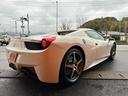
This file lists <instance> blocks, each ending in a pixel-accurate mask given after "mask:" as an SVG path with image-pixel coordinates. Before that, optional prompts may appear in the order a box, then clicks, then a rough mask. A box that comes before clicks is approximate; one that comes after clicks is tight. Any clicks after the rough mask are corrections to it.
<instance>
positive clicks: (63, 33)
mask: <svg viewBox="0 0 128 96" xmlns="http://www.w3.org/2000/svg"><path fill="white" fill-rule="evenodd" d="M74 31H76V30H69V31H59V32H57V33H58V35H66V34H69V33H72V32H74Z"/></svg>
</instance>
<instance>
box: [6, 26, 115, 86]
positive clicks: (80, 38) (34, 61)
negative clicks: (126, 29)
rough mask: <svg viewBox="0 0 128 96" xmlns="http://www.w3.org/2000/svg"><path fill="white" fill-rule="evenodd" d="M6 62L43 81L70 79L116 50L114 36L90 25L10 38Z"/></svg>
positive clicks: (65, 80)
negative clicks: (106, 34)
mask: <svg viewBox="0 0 128 96" xmlns="http://www.w3.org/2000/svg"><path fill="white" fill-rule="evenodd" d="M6 49H7V54H8V55H7V56H8V62H9V66H10V67H12V68H13V69H15V70H18V71H26V72H30V73H32V74H35V75H36V76H37V77H38V79H39V80H40V81H42V82H46V83H60V82H61V83H62V82H63V83H70V84H72V83H74V82H76V81H77V80H78V79H79V77H80V75H81V73H82V72H83V71H84V70H87V69H89V68H91V67H93V66H95V65H97V64H99V63H100V62H102V61H104V60H106V59H108V58H109V59H111V60H113V59H114V57H115V54H116V42H115V40H114V39H110V38H107V39H106V38H104V37H103V36H102V35H101V34H100V33H98V32H96V31H95V30H93V29H87V28H83V29H78V30H72V31H61V32H57V33H56V34H53V33H52V34H43V35H36V36H29V37H15V38H11V41H10V43H9V45H8V46H7V47H6Z"/></svg>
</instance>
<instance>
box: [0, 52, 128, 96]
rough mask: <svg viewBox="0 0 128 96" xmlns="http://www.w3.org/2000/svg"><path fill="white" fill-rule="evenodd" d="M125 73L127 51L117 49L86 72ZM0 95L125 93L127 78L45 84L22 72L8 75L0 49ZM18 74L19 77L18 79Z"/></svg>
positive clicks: (121, 95)
mask: <svg viewBox="0 0 128 96" xmlns="http://www.w3.org/2000/svg"><path fill="white" fill-rule="evenodd" d="M93 71H94V72H96V71H101V72H103V71H105V72H128V50H118V51H117V55H116V58H115V60H114V61H112V62H110V61H105V62H103V63H101V64H99V65H97V66H95V67H93V68H91V69H89V70H88V71H85V72H84V73H83V76H84V75H85V74H87V72H93ZM0 72H1V73H0V74H2V73H5V74H4V78H3V76H1V75H0V96H128V80H98V79H97V80H93V79H90V80H89V79H84V78H80V80H79V81H78V82H77V83H76V84H74V85H72V86H68V87H66V88H58V87H57V86H53V85H46V84H44V83H41V82H39V81H37V80H32V79H30V78H28V77H27V76H25V75H23V74H22V76H19V77H17V78H13V76H12V77H11V78H10V77H8V76H9V75H8V74H10V73H16V72H15V71H13V70H11V69H10V68H9V67H8V63H7V60H6V55H5V51H4V50H3V51H2V50H0ZM21 77H22V78H21Z"/></svg>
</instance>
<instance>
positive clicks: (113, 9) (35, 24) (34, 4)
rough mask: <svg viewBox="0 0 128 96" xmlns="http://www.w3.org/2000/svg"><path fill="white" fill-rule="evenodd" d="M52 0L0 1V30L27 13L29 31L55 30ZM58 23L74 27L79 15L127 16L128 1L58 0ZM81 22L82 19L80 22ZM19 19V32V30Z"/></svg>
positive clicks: (85, 17) (11, 25) (83, 16)
mask: <svg viewBox="0 0 128 96" xmlns="http://www.w3.org/2000/svg"><path fill="white" fill-rule="evenodd" d="M55 2H56V1H55V0H2V2H1V3H0V32H1V31H4V30H5V31H9V32H10V31H13V32H14V31H15V25H14V21H15V20H18V19H19V18H20V17H21V16H26V14H27V13H28V14H29V16H30V31H31V32H32V33H34V32H48V31H55V29H56V27H55V25H56V3H55ZM58 2H59V3H58V6H59V8H58V14H59V18H58V20H59V21H58V22H59V24H61V22H64V21H70V22H71V23H72V24H73V29H74V28H75V26H76V25H77V23H78V19H79V18H84V20H85V21H87V20H91V19H94V18H97V17H106V16H114V17H116V18H117V19H119V20H120V19H121V18H122V17H123V16H128V0H59V1H58ZM83 22H84V21H83ZM20 26H21V23H20V22H18V31H21V28H20Z"/></svg>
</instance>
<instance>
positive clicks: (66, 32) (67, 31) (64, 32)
mask: <svg viewBox="0 0 128 96" xmlns="http://www.w3.org/2000/svg"><path fill="white" fill-rule="evenodd" d="M80 30H84V31H87V30H92V29H89V28H79V29H77V30H63V31H58V32H57V33H58V35H66V34H69V33H72V32H75V31H80Z"/></svg>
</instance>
